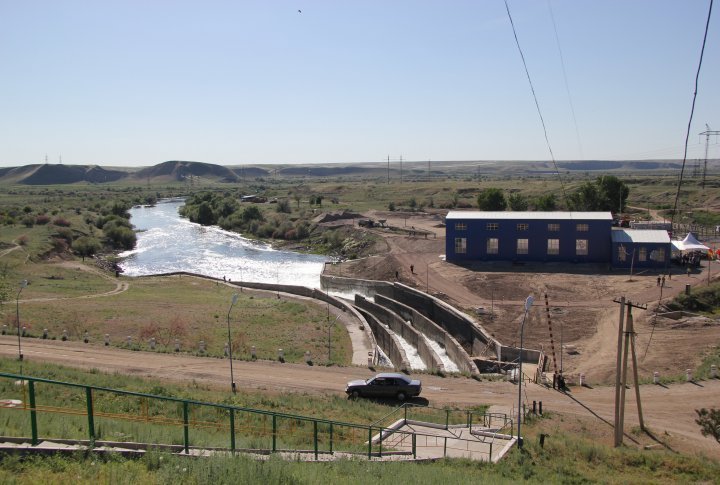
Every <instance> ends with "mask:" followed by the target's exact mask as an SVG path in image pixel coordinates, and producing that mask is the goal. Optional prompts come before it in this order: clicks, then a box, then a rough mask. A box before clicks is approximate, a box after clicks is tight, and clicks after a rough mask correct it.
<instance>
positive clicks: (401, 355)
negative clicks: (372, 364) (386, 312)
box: [359, 309, 410, 372]
mask: <svg viewBox="0 0 720 485" xmlns="http://www.w3.org/2000/svg"><path fill="white" fill-rule="evenodd" d="M359 311H360V313H361V314H362V315H363V317H364V318H365V320H366V321H367V322H368V325H369V326H370V328H371V329H372V331H373V333H374V334H375V338H376V340H377V343H378V345H379V346H380V348H381V349H383V351H384V352H385V354H386V355H387V356H388V358H389V359H390V362H391V363H392V365H393V367H394V368H395V370H399V371H407V372H409V371H410V360H409V359H408V358H407V354H406V353H405V349H403V346H402V345H400V342H399V341H398V339H397V337H396V336H395V335H394V334H393V333H392V332H390V331H389V330H388V329H387V328H386V327H385V325H383V324H382V323H380V322H379V321H378V319H377V318H375V317H374V316H373V315H372V314H371V313H370V312H368V311H366V310H363V309H359ZM375 353H376V354H379V352H375Z"/></svg>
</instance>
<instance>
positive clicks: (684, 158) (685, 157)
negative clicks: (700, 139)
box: [505, 0, 713, 227]
mask: <svg viewBox="0 0 720 485" xmlns="http://www.w3.org/2000/svg"><path fill="white" fill-rule="evenodd" d="M505 3H506V4H507V1H506V2H505ZM712 8H713V0H710V8H709V9H708V15H707V21H706V22H705V35H704V36H703V43H702V49H700V61H699V62H698V67H697V72H696V73H695V92H694V93H693V100H692V107H691V108H690V119H689V120H688V125H687V131H686V133H685V152H684V155H683V161H682V167H681V168H680V178H679V179H678V185H677V192H676V193H675V204H674V205H673V211H672V218H671V219H670V224H671V227H672V224H673V223H674V222H675V215H676V214H677V206H678V200H679V199H680V187H681V186H682V180H683V173H684V172H685V163H686V162H687V150H688V140H689V139H690V126H691V125H692V120H693V115H694V114H695V101H696V100H697V92H698V83H699V80H700V68H701V67H702V61H703V56H704V55H705V44H706V42H707V34H708V30H709V28H710V17H711V15H712Z"/></svg>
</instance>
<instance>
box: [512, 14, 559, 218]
mask: <svg viewBox="0 0 720 485" xmlns="http://www.w3.org/2000/svg"><path fill="white" fill-rule="evenodd" d="M505 10H506V11H507V14H508V18H509V19H510V26H511V27H512V31H513V36H514V37H515V45H517V48H518V52H519V53H520V58H521V59H522V63H523V67H524V68H525V75H526V76H527V80H528V83H529V84H530V91H532V95H533V99H534V100H535V108H537V113H538V116H539V117H540V123H541V124H542V129H543V134H544V135H545V143H546V144H547V147H548V151H549V152H550V159H551V160H552V163H553V166H554V167H555V173H556V174H557V176H558V179H559V180H560V188H561V189H562V193H563V198H564V199H565V205H566V206H567V207H568V209H569V208H570V204H569V201H568V198H567V193H566V192H565V184H564V183H563V180H562V176H561V175H560V170H559V169H558V166H557V162H556V161H555V154H553V150H552V147H551V146H550V139H549V138H548V134H547V127H546V126H545V119H544V118H543V115H542V111H541V110H540V103H539V102H538V99H537V95H536V94H535V87H534V86H533V83H532V79H531V78H530V71H528V67H527V63H526V62H525V55H524V54H523V51H522V48H521V47H520V41H519V40H518V36H517V31H516V30H515V23H514V22H513V19H512V15H511V14H510V6H509V5H508V2H507V0H505Z"/></svg>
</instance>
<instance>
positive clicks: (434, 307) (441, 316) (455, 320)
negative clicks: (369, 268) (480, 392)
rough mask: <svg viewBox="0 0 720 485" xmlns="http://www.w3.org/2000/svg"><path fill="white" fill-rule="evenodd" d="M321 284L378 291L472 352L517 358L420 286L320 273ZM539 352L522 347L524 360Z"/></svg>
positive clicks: (511, 349)
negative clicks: (488, 351) (418, 288)
mask: <svg viewBox="0 0 720 485" xmlns="http://www.w3.org/2000/svg"><path fill="white" fill-rule="evenodd" d="M320 281H321V283H322V285H323V288H325V287H328V288H331V289H336V290H337V291H346V290H348V289H357V290H358V291H361V292H363V293H365V294H366V295H376V294H380V295H382V296H386V297H388V298H391V299H393V300H396V301H398V302H400V303H402V304H404V305H407V306H409V307H410V308H413V309H414V310H416V311H417V312H418V313H420V314H422V315H424V316H425V317H427V318H429V319H430V320H432V321H433V322H435V323H436V324H437V325H439V326H440V327H441V328H442V329H443V330H445V331H447V332H448V333H449V334H450V335H451V336H452V337H453V338H454V339H455V340H456V341H457V342H458V343H459V344H460V346H461V347H462V348H463V349H464V350H465V352H466V353H467V354H469V355H471V356H479V355H482V354H483V353H484V352H485V350H486V349H489V350H490V351H491V352H492V354H493V355H495V356H496V358H497V359H498V360H510V361H512V360H517V358H518V353H519V352H518V349H517V348H515V347H507V346H504V345H502V344H501V343H500V342H498V341H497V340H496V339H495V338H493V337H492V336H491V335H490V334H489V333H488V332H487V331H486V330H485V329H484V328H483V327H482V325H480V323H479V322H477V321H476V320H475V319H474V318H472V317H471V316H469V315H467V314H465V313H463V312H461V311H459V310H457V309H456V308H454V307H452V306H451V305H448V304H447V303H445V302H444V301H442V300H440V299H438V298H435V297H434V296H432V295H428V294H427V293H424V292H422V291H420V290H417V289H415V288H411V287H409V286H406V285H403V284H402V283H390V282H388V281H374V280H362V279H355V278H346V277H339V276H326V275H321V276H320ZM539 356H540V352H539V351H537V350H531V349H523V362H532V363H535V362H537V360H538V358H539Z"/></svg>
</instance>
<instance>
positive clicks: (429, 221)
mask: <svg viewBox="0 0 720 485" xmlns="http://www.w3.org/2000/svg"><path fill="white" fill-rule="evenodd" d="M442 215H443V214H442V213H441V212H440V211H437V212H435V213H395V212H387V211H371V212H369V213H367V214H364V216H365V217H368V218H373V219H375V220H378V219H384V220H385V226H386V227H380V228H378V227H374V228H369V229H365V230H367V231H368V232H372V233H373V234H375V235H377V236H379V237H382V238H383V240H384V241H385V242H386V244H387V247H388V250H387V252H384V253H382V254H378V255H376V256H372V257H369V258H364V259H361V260H356V261H347V262H345V263H342V264H339V265H334V268H333V271H335V272H336V274H340V275H345V276H352V277H357V278H367V279H378V280H386V281H395V280H396V278H397V280H399V281H401V282H403V283H405V284H409V285H411V286H414V287H417V288H419V289H422V290H425V291H428V292H429V293H431V294H433V295H435V296H437V297H439V298H441V299H443V300H445V301H447V302H449V303H451V304H453V305H455V306H457V307H459V308H461V309H463V310H464V311H466V312H467V313H468V314H471V315H473V316H474V317H475V318H477V319H478V320H479V321H480V322H481V323H482V325H483V326H484V327H485V328H486V329H487V330H488V331H489V332H490V333H491V334H492V335H493V336H494V337H496V338H498V339H499V340H500V341H501V342H503V343H505V344H508V345H515V344H518V343H519V329H520V322H521V320H522V316H523V302H524V300H525V298H526V297H527V296H528V295H533V296H534V297H535V304H534V305H533V308H532V310H531V313H530V318H529V320H528V321H527V322H526V326H525V331H524V345H525V346H527V347H533V348H543V349H544V350H545V351H546V353H548V354H549V355H550V356H551V358H552V355H553V352H552V350H553V348H554V350H555V358H556V360H557V365H558V367H559V366H560V361H561V359H562V366H563V369H564V370H565V372H566V373H579V372H583V373H585V374H586V376H587V377H588V379H591V380H592V381H593V382H609V381H611V380H612V378H613V376H614V372H615V356H616V354H617V332H618V320H619V312H620V306H619V304H618V303H617V301H619V298H620V297H621V296H625V297H626V298H627V299H628V300H630V301H632V302H633V303H636V304H640V305H642V306H645V307H647V310H642V309H636V310H634V322H635V330H636V334H637V335H636V349H637V352H638V364H639V367H640V372H641V378H643V379H650V378H652V374H653V372H655V371H657V372H660V373H661V375H679V374H684V372H685V369H686V368H695V367H697V365H698V364H699V363H700V361H701V360H702V358H703V357H704V355H706V354H707V352H711V351H714V350H715V349H716V348H717V345H718V343H720V324H719V323H718V322H717V321H715V323H709V322H706V323H704V324H693V325H685V326H677V325H676V326H675V327H672V326H668V324H667V323H663V320H664V319H659V320H658V319H657V318H656V317H655V312H654V310H655V308H657V303H658V302H659V301H660V298H661V297H662V300H667V299H670V298H672V297H674V296H675V295H677V294H678V293H680V292H682V291H684V290H685V285H687V284H690V285H693V286H695V285H700V284H705V283H706V282H707V269H706V268H703V269H702V271H699V272H696V273H692V274H691V275H689V276H688V275H687V274H686V273H685V272H684V271H682V268H680V267H676V268H671V271H672V276H671V277H669V278H667V279H666V282H665V286H664V287H662V288H661V287H660V286H658V284H657V277H658V276H659V275H658V273H656V272H653V271H642V272H639V273H637V272H636V273H635V274H632V275H630V273H629V271H627V270H612V269H610V268H608V267H607V266H606V265H577V264H570V263H552V264H542V263H527V264H524V265H513V264H511V263H505V262H477V263H472V264H467V265H457V264H451V263H447V262H445V261H444V257H443V256H444V254H445V228H444V226H443V225H442V224H441V220H442ZM413 231H414V232H413ZM712 264H713V268H712V269H711V276H712V278H713V279H715V277H716V276H715V275H718V274H719V273H720V264H718V263H712ZM411 268H412V270H411ZM545 295H547V297H548V305H547V307H546V305H545ZM551 333H552V338H551ZM561 344H562V345H561ZM563 346H564V349H563V352H562V354H561V348H563ZM551 366H552V363H551Z"/></svg>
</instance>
